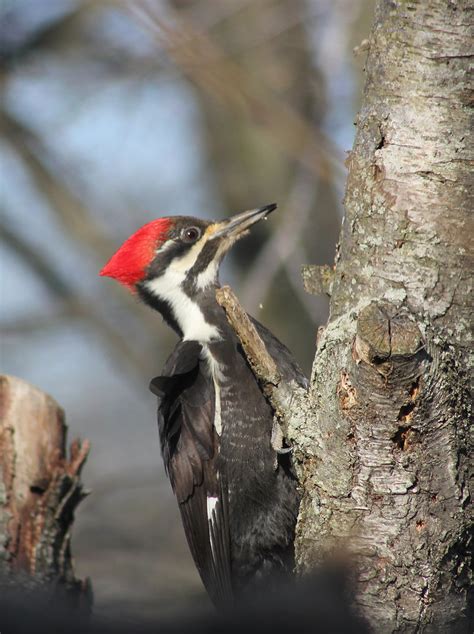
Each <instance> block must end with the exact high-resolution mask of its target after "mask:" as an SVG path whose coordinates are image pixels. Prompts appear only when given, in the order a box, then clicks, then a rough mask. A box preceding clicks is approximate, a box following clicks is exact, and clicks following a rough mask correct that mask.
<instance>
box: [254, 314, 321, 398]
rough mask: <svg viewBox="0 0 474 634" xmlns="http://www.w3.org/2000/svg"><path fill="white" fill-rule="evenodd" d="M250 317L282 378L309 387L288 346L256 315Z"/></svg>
mask: <svg viewBox="0 0 474 634" xmlns="http://www.w3.org/2000/svg"><path fill="white" fill-rule="evenodd" d="M249 317H250V319H251V321H252V323H253V325H254V326H255V328H256V329H257V332H258V334H259V335H260V337H261V338H262V341H263V343H264V344H265V346H266V348H267V350H268V353H269V354H270V356H271V357H273V359H274V360H275V362H276V364H277V366H278V370H279V371H280V374H281V376H282V378H283V379H284V380H285V381H288V382H290V381H296V383H298V385H301V387H304V388H305V389H308V387H309V381H308V379H307V378H306V376H305V375H304V374H303V371H302V370H301V368H300V367H299V365H298V364H297V363H296V361H295V360H294V358H293V355H292V354H291V352H290V351H289V350H288V348H287V347H286V346H285V345H284V344H282V343H281V341H279V340H278V339H277V338H276V337H275V335H274V334H273V333H271V332H270V330H268V328H266V327H265V326H264V325H263V324H261V323H260V322H259V321H257V320H256V319H255V318H254V317H251V316H250V315H249Z"/></svg>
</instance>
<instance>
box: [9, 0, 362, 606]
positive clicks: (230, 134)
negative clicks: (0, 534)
mask: <svg viewBox="0 0 474 634" xmlns="http://www.w3.org/2000/svg"><path fill="white" fill-rule="evenodd" d="M0 6H1V13H0V20H1V32H0V61H1V63H0V85H1V89H2V102H1V111H0V131H1V140H0V186H1V197H0V238H1V240H2V251H1V261H0V266H1V317H0V327H1V370H2V371H3V372H6V373H9V374H13V375H17V376H19V377H22V378H24V379H26V380H28V381H30V382H31V383H33V384H35V385H36V386H38V387H40V388H41V389H43V390H45V391H47V392H49V393H50V394H52V395H53V396H54V397H55V398H56V399H57V400H58V402H59V403H60V404H61V405H62V406H63V407H64V408H65V410H66V414H67V421H68V424H69V427H70V438H72V437H73V436H77V435H80V436H81V437H87V438H89V439H90V440H91V442H92V452H91V455H90V458H89V461H88V463H87V465H86V468H85V472H84V478H83V479H84V481H85V483H86V485H87V487H88V488H90V489H91V490H92V491H93V493H92V494H91V495H90V497H89V498H88V499H87V500H86V501H85V502H84V503H83V504H82V506H81V507H80V509H79V512H78V514H77V520H76V524H75V531H74V536H73V552H74V554H75V558H76V566H77V571H78V574H79V575H80V576H90V577H91V578H92V581H93V586H94V591H95V602H96V610H97V611H98V612H99V613H101V614H105V615H106V614H107V613H108V612H109V611H111V610H113V611H114V612H115V613H117V611H119V612H120V613H121V614H123V615H124V616H125V617H127V618H128V617H129V618H133V617H134V615H138V614H139V615H141V616H144V615H150V616H156V615H157V614H160V615H163V614H172V613H173V612H174V611H176V610H181V609H182V608H183V607H185V606H187V605H190V604H193V605H200V606H202V608H203V609H206V605H208V604H207V599H206V598H205V594H204V591H203V589H202V586H201V583H200V581H199V579H198V576H197V573H196V572H195V570H194V566H193V564H192V561H191V557H190V556H189V554H188V551H187V546H186V544H185V540H184V535H183V532H182V529H181V525H180V522H179V518H178V511H177V508H176V504H175V502H174V500H173V498H172V494H171V492H170V488H169V484H168V482H167V480H166V478H165V475H164V472H163V468H162V464H161V457H160V455H159V446H158V437H157V430H156V424H155V400H154V397H153V396H152V394H151V393H149V391H148V383H149V380H150V378H151V377H153V376H155V375H156V374H158V373H159V371H160V369H161V366H162V364H163V362H164V360H165V359H166V356H167V355H168V354H169V352H170V351H171V349H172V347H173V345H174V343H175V336H174V335H173V334H172V333H171V332H170V331H169V330H168V329H167V327H166V326H164V325H163V324H162V321H161V318H160V316H159V315H157V314H154V313H153V312H152V311H151V310H149V309H147V308H145V307H143V306H140V305H138V304H137V302H136V301H135V300H134V299H133V298H131V297H130V296H128V294H127V292H126V291H125V290H124V289H123V288H120V287H119V286H118V285H117V284H116V283H115V282H113V281H112V280H109V279H104V278H99V277H98V275H97V273H98V270H99V269H100V268H101V267H102V265H103V264H104V263H105V262H106V261H107V259H108V258H109V257H110V256H111V255H112V253H113V252H114V251H115V249H116V248H117V247H118V246H119V245H120V244H121V242H122V241H123V240H124V239H125V238H127V237H128V236H129V235H130V234H131V233H132V232H133V231H135V230H136V229H137V228H138V227H139V226H141V225H142V224H144V223H145V222H148V221H149V220H152V219H153V218H156V217H160V216H164V215H172V214H186V215H197V216H202V217H205V218H220V217H225V216H228V215H230V214H232V213H237V212H239V211H242V210H245V209H248V208H253V207H256V206H260V205H264V204H266V203H269V202H274V201H276V202H278V205H279V210H278V212H277V213H275V214H273V215H272V216H271V218H270V219H269V221H268V222H266V223H262V225H259V226H257V227H256V228H255V230H254V231H253V233H252V235H251V236H249V237H248V238H246V239H245V240H243V241H242V242H240V243H239V244H238V246H237V247H236V248H235V249H234V252H233V253H232V254H231V255H230V256H229V258H228V259H227V261H226V262H225V265H224V267H223V270H222V275H221V279H222V281H225V282H229V283H231V284H232V285H233V286H234V288H235V290H236V291H237V294H238V295H239V297H240V299H241V302H242V304H243V305H244V306H245V308H246V309H247V310H248V311H249V312H251V313H252V314H254V315H255V316H256V317H257V318H258V319H259V320H261V321H262V322H263V323H265V324H266V325H267V326H269V327H270V328H271V330H272V331H273V332H274V333H275V334H276V335H277V336H278V337H279V338H280V339H281V340H282V341H283V342H284V343H286V344H287V345H288V346H289V347H290V348H291V349H292V350H293V352H294V354H295V356H296V358H297V359H298V360H299V362H300V364H301V365H302V366H303V368H304V369H305V370H306V372H307V373H309V372H310V370H311V361H312V358H313V356H314V349H315V335H316V329H317V327H318V325H320V324H321V323H323V322H324V321H325V320H326V318H327V301H326V300H325V299H324V298H320V297H313V296H310V295H307V294H305V292H304V291H303V287H302V282H301V276H300V267H301V265H302V264H305V263H317V264H324V263H329V264H330V263H332V261H333V258H334V251H335V245H336V241H337V238H338V233H339V227H340V223H341V218H342V197H343V190H344V181H345V168H344V159H345V155H346V152H347V151H348V150H349V149H350V148H351V145H352V139H353V130H354V128H353V121H354V117H355V114H356V112H357V110H358V107H359V101H360V96H361V91H362V82H363V60H364V55H361V56H359V57H355V56H354V54H353V49H354V47H356V46H358V45H360V43H361V42H362V40H364V38H366V37H367V35H368V32H369V29H370V24H371V19H372V11H373V0H258V1H255V0H253V1H252V0H219V1H218V0H195V1H192V2H191V1H189V0H169V1H166V2H165V1H161V0H154V1H149V2H139V1H135V2H128V3H127V2H125V1H124V2H120V1H119V0H115V1H109V0H101V1H99V0H90V1H87V0H83V1H82V2H81V1H78V0H1V4H0Z"/></svg>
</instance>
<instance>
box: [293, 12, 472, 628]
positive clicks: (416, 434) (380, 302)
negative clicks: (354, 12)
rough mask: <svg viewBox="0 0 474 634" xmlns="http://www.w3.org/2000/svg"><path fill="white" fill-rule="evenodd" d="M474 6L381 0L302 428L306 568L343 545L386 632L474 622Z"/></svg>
mask: <svg viewBox="0 0 474 634" xmlns="http://www.w3.org/2000/svg"><path fill="white" fill-rule="evenodd" d="M473 13H474V11H473V7H472V4H471V3H469V2H467V1H466V0H464V1H460V2H441V1H440V0H434V1H432V2H429V3H426V2H413V1H407V2H401V1H391V0H390V1H389V0H380V1H379V2H377V6H376V13H375V20H374V25H373V29H372V33H371V36H370V39H369V54H368V59H367V64H366V72H367V82H366V87H365V93H364V102H363V106H362V109H361V112H360V113H359V116H358V119H357V135H356V140H355V143H354V148H353V150H352V152H351V155H350V158H349V161H348V167H349V176H348V182H347V188H346V196H345V209H346V214H345V219H344V223H343V228H342V232H341V240H340V248H339V251H338V256H337V258H336V266H335V270H334V274H333V275H332V276H331V278H332V279H331V287H330V291H331V305H330V310H331V312H330V319H329V321H328V324H327V325H326V327H325V328H324V329H322V331H321V332H320V333H319V338H318V351H317V354H316V358H315V361H314V366H313V376H312V384H311V391H310V398H309V399H308V411H307V414H306V418H305V424H304V425H301V412H299V420H300V422H299V423H298V426H297V427H293V428H291V426H290V437H291V440H292V442H293V443H294V445H295V452H294V453H295V458H296V459H297V466H298V470H299V476H300V480H301V482H302V485H303V488H304V492H305V494H304V498H303V502H302V507H301V512H300V517H299V522H298V530H297V542H296V548H297V557H298V562H299V567H300V569H302V570H304V569H307V568H309V567H311V566H312V565H313V564H314V563H315V562H319V561H321V560H322V559H323V558H325V557H326V556H327V555H328V554H330V553H331V552H334V550H335V549H337V551H338V552H339V553H340V552H341V550H344V551H345V552H346V554H347V557H348V561H351V562H352V563H353V565H354V569H355V588H356V601H357V603H358V605H359V607H360V609H361V611H362V612H363V614H364V615H365V616H366V617H367V618H368V620H369V621H370V622H371V624H372V625H373V627H374V630H376V631H436V632H439V631H457V630H455V629H454V628H459V631H468V630H469V625H468V624H467V619H466V618H464V620H463V617H465V616H466V614H467V611H468V595H469V591H470V589H472V568H471V564H470V561H471V560H470V557H471V551H470V541H471V532H472V504H471V505H470V499H471V498H470V495H471V494H470V492H469V481H470V479H472V462H470V461H469V456H470V455H472V444H471V443H470V439H469V420H470V418H469V417H470V398H469V386H468V373H469V371H468V367H469V358H468V357H469V350H470V348H469V346H470V344H471V339H470V333H471V325H472V318H471V314H472V302H471V301H470V300H469V297H472V235H473V232H472V220H471V218H472V214H470V212H472V208H473V195H472V192H473V190H472V175H471V174H472V165H473V158H474V156H473V148H474V139H473V134H472V130H473V116H472V94H473V93H472V76H469V74H468V71H469V66H470V63H472V57H473V55H472V54H473V50H472V49H473V46H472V42H473V41H474V40H473V38H472V26H471V25H472V22H473ZM469 82H471V84H470V83H469ZM470 223H471V225H470ZM470 226H471V230H469V229H470ZM308 275H309V274H308V273H307V276H308ZM318 284H319V281H318V280H316V281H315V287H317V286H318ZM306 285H307V286H308V287H309V288H311V281H310V280H308V279H307V280H306ZM471 486H472V485H471ZM463 628H465V630H464V629H463Z"/></svg>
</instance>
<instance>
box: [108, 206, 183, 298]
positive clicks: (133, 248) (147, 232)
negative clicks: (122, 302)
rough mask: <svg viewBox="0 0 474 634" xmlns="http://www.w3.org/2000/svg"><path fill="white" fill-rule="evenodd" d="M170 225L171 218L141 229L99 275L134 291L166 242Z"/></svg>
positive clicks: (150, 223)
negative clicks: (158, 250)
mask: <svg viewBox="0 0 474 634" xmlns="http://www.w3.org/2000/svg"><path fill="white" fill-rule="evenodd" d="M170 225H171V219H170V218H159V219H158V220H152V221H151V222H148V223H147V224H146V225H143V227H140V229H138V231H136V232H135V233H134V234H133V235H131V236H130V238H128V240H125V242H124V243H123V244H122V246H121V247H120V248H119V249H118V251H116V252H115V253H114V255H113V256H112V257H111V258H110V260H109V261H108V262H107V264H106V265H105V266H104V267H103V269H102V270H101V271H100V274H99V275H105V276H106V277H112V278H113V279H115V280H117V281H118V282H120V283H121V284H123V285H124V286H128V287H129V288H130V289H132V290H133V287H134V285H135V284H136V283H137V282H139V281H140V280H141V279H143V277H144V276H145V272H146V269H147V267H148V265H149V264H150V263H151V261H152V260H153V258H154V256H155V254H156V250H157V248H158V247H159V246H160V245H161V244H163V242H165V240H166V236H167V235H168V230H169V228H170Z"/></svg>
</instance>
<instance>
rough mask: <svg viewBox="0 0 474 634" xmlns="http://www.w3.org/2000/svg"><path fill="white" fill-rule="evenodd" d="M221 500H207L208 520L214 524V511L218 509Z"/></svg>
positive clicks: (211, 497) (210, 497) (212, 497)
mask: <svg viewBox="0 0 474 634" xmlns="http://www.w3.org/2000/svg"><path fill="white" fill-rule="evenodd" d="M218 501H219V498H216V497H214V496H208V498H207V519H208V520H209V521H210V522H212V511H213V510H214V509H215V508H216V504H217V502H218Z"/></svg>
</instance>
